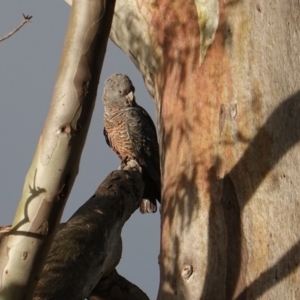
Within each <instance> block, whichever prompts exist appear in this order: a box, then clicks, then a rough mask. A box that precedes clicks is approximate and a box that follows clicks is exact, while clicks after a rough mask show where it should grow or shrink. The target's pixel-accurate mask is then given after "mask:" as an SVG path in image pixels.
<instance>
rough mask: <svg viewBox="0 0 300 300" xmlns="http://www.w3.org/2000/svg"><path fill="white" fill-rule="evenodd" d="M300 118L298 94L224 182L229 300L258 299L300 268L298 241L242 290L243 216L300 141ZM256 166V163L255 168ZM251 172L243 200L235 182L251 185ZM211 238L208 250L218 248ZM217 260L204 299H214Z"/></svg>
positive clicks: (267, 125) (276, 113)
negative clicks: (272, 174)
mask: <svg viewBox="0 0 300 300" xmlns="http://www.w3.org/2000/svg"><path fill="white" fill-rule="evenodd" d="M299 115H300V92H297V93H296V94H294V95H293V96H291V97H289V98H288V99H286V100H285V101H284V102H282V103H281V104H280V105H279V106H278V108H277V109H276V110H275V111H274V112H273V113H272V114H271V116H270V117H269V119H268V120H267V122H266V123H265V124H264V126H263V127H262V128H261V129H260V130H259V132H258V134H257V135H256V137H255V138H254V139H253V141H252V142H251V143H250V145H249V147H248V148H247V150H246V151H245V153H244V155H243V156H242V158H241V159H240V160H239V162H238V163H237V164H236V165H235V167H234V168H233V169H232V170H231V171H230V172H229V174H228V175H226V176H225V178H224V179H223V199H222V203H223V209H224V215H225V220H226V226H227V274H226V281H225V284H226V299H233V298H235V299H238V300H242V299H258V298H259V297H260V296H262V295H263V294H264V293H265V292H266V291H267V290H269V289H270V288H272V287H273V286H274V285H276V284H278V283H279V282H280V281H281V280H283V279H285V278H286V277H287V276H288V275H290V274H291V273H292V272H294V271H295V270H296V269H297V268H298V266H299V264H300V241H298V242H297V243H296V244H294V246H293V247H291V248H290V250H288V251H287V252H286V253H285V254H283V256H282V257H281V258H280V259H279V260H278V261H277V263H276V264H274V265H273V266H271V267H270V268H269V269H267V270H265V271H264V272H262V273H261V274H260V276H259V277H257V278H256V279H255V280H254V281H253V282H252V283H251V284H250V285H249V286H247V287H246V288H242V289H241V287H242V286H243V287H244V286H245V285H243V284H245V276H246V271H247V270H246V269H245V268H243V266H244V265H246V264H245V263H243V261H242V260H247V245H246V241H245V239H244V236H243V230H242V224H241V215H242V213H243V209H244V207H245V205H246V204H247V202H248V201H250V199H251V197H252V195H253V194H254V193H255V192H256V190H257V189H258V187H259V186H260V184H261V182H262V181H263V180H264V178H265V177H266V176H267V175H268V173H269V172H270V171H271V170H272V168H273V167H274V166H275V165H276V164H277V163H278V162H279V160H280V159H281V158H282V157H283V156H284V155H285V154H286V153H287V152H288V151H289V150H290V149H291V148H292V147H293V146H295V145H296V144H297V143H298V142H299V141H300V122H299ZM279 122H281V124H279ZM261 156H263V159H261ZM258 159H260V161H262V162H263V165H261V164H257V162H256V160H258ZM252 162H254V163H253V164H252ZM216 166H217V164H216ZM247 172H255V174H256V176H255V177H252V178H254V179H255V180H253V181H251V183H250V187H249V182H248V185H247V184H246V183H245V184H244V185H241V183H240V185H239V190H242V191H243V193H244V195H245V196H244V197H242V198H239V197H238V195H237V192H236V189H235V186H234V182H235V181H236V180H237V179H238V177H240V178H242V180H245V181H247ZM282 176H285V175H284V174H283V175H282ZM240 194H241V193H240ZM212 209H213V206H212V208H211V211H210V215H213V213H212ZM268 221H270V220H266V222H268ZM210 222H211V220H210ZM211 234H212V233H211V232H210V236H209V246H208V249H211V248H213V247H214V245H215V241H214V238H212V235H211ZM278 246H280V245H278ZM275 247H276V245H275ZM210 257H211V256H210ZM214 260H215V257H211V259H210V258H209V261H208V268H207V273H206V277H205V285H204V288H203V293H202V296H201V299H212V297H211V295H212V294H214V293H213V292H212V294H210V291H213V289H214V286H213V285H212V284H211V283H212V282H213V280H214V278H215V276H216V272H218V270H217V269H216V268H212V267H211V266H212V265H214V264H215V262H214ZM239 286H240V287H239ZM237 291H238V293H237ZM234 295H236V296H234Z"/></svg>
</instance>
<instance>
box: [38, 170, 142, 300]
mask: <svg viewBox="0 0 300 300" xmlns="http://www.w3.org/2000/svg"><path fill="white" fill-rule="evenodd" d="M128 169H129V170H117V171H113V172H112V173H111V174H109V175H108V176H107V178H106V179H105V180H104V181H103V182H102V183H101V185H100V186H99V187H98V189H97V190H96V192H95V194H94V196H92V197H91V198H90V199H89V200H88V201H87V202H86V203H85V204H83V205H82V206H81V207H80V208H79V209H78V210H77V212H75V214H74V215H73V216H72V217H71V218H70V219H69V221H68V222H67V223H66V224H63V225H61V228H60V229H59V230H58V232H57V234H56V236H55V238H54V241H53V244H52V248H51V251H50V253H49V255H48V257H47V261H46V263H45V266H44V269H43V272H42V274H41V277H40V279H39V282H38V286H37V289H36V292H35V297H34V299H35V300H50V299H60V300H67V299H73V300H77V299H78V300H82V299H85V298H86V297H87V296H88V295H90V293H91V291H92V290H93V289H94V287H95V286H96V285H97V284H98V287H97V289H96V292H97V291H101V292H103V293H105V292H107V290H106V287H107V286H108V283H109V284H110V285H116V284H118V285H119V286H120V287H121V291H122V286H124V285H125V286H127V287H130V289H131V290H132V291H133V292H134V294H138V295H142V294H143V293H142V292H141V291H140V290H138V291H137V287H135V286H134V285H132V284H131V283H129V282H127V281H126V280H125V279H124V278H122V277H121V276H119V275H118V274H117V273H116V271H115V267H116V266H117V264H118V263H119V261H120V258H121V253H122V241H121V230H122V227H123V225H124V224H125V222H126V221H127V220H128V218H129V217H130V216H131V214H132V213H133V212H134V211H135V210H136V209H137V208H138V207H139V205H140V202H141V197H142V194H143V188H144V183H143V181H142V178H141V175H140V173H139V172H138V171H136V170H134V169H133V170H130V168H128ZM110 274H111V275H110ZM102 277H106V278H110V279H109V280H107V279H105V280H103V281H100V280H101V278H102ZM99 281H100V283H99ZM104 283H106V284H104ZM102 284H104V287H102ZM134 287H135V288H134ZM123 299H130V298H127V297H125V298H123ZM132 299H138V298H132ZM139 299H147V298H145V297H144V298H139Z"/></svg>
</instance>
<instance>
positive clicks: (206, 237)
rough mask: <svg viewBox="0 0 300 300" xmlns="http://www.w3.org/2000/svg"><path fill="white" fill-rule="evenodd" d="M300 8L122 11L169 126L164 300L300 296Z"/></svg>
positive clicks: (119, 20)
mask: <svg viewBox="0 0 300 300" xmlns="http://www.w3.org/2000/svg"><path fill="white" fill-rule="evenodd" d="M299 10H300V4H299V1H296V0H291V1H272V0H266V1H257V0H255V1H233V0H232V1H230V0H229V1H225V0H220V1H217V0H208V1H202V0H195V1H185V0H177V1H171V0H161V1H146V0H135V1H127V0H118V1H117V2H116V8H115V14H114V19H113V25H112V31H111V35H110V37H111V39H112V40H113V41H114V42H115V43H116V44H117V45H118V46H119V47H120V48H121V49H122V50H123V51H124V52H125V53H126V54H127V55H128V56H129V57H130V58H131V59H132V60H133V62H134V63H135V65H136V66H137V67H138V68H139V70H140V71H141V73H142V74H143V76H144V79H145V83H146V86H147V88H148V90H149V92H150V94H151V95H152V96H153V97H154V98H155V103H156V107H157V114H158V123H159V127H160V146H161V168H162V174H163V176H162V181H163V190H162V196H163V197H162V198H163V200H162V229H161V253H160V280H161V281H160V288H159V293H158V299H164V300H165V299H257V298H258V297H261V298H260V299H299V298H300V289H299V285H300V273H299V263H300V228H299V227H300V209H299V207H300V205H299V204H300V198H299V186H300V173H299V167H300V166H299V161H300V149H299V146H298V141H299V140H300V122H299V114H300V55H299V45H300V22H299V21H300V20H299Z"/></svg>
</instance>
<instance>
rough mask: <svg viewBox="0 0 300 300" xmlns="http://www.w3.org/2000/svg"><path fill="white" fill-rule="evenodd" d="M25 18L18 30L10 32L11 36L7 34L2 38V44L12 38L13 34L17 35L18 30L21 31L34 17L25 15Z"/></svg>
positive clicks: (0, 40)
mask: <svg viewBox="0 0 300 300" xmlns="http://www.w3.org/2000/svg"><path fill="white" fill-rule="evenodd" d="M23 17H24V20H23V21H22V23H21V24H20V25H19V26H18V27H17V28H16V29H14V30H13V31H12V32H10V33H9V34H7V35H6V36H4V37H2V38H0V42H2V41H4V40H6V39H8V38H9V37H11V36H12V35H13V34H15V33H16V32H17V31H18V30H20V29H21V28H22V27H23V26H24V25H25V24H26V23H28V22H30V20H31V18H32V16H29V15H24V14H23Z"/></svg>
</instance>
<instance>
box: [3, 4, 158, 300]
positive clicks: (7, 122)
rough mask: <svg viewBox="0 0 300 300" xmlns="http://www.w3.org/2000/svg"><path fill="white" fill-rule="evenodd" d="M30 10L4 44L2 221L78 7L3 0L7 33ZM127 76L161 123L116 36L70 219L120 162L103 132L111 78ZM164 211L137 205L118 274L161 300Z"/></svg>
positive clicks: (12, 203) (18, 188)
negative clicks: (73, 9)
mask: <svg viewBox="0 0 300 300" xmlns="http://www.w3.org/2000/svg"><path fill="white" fill-rule="evenodd" d="M22 13H24V14H28V15H32V16H33V18H32V21H31V23H28V24H26V25H25V26H24V27H23V28H22V29H21V30H20V31H19V32H17V33H16V34H15V35H14V36H12V37H10V38H9V39H8V40H5V41H3V42H1V43H0V91H1V92H0V105H1V107H0V137H1V147H0V151H1V152H0V153H1V155H0V195H1V198H0V199H1V200H0V201H1V209H0V225H8V224H11V223H12V221H13V218H14V213H15V210H16V208H17V206H18V203H19V200H20V197H21V193H22V188H23V183H24V179H25V175H26V173H27V171H28V169H29V167H30V165H31V162H32V158H33V155H34V153H35V150H36V146H37V142H38V138H39V136H40V134H41V131H42V128H43V125H44V122H45V118H46V115H47V112H48V108H49V105H50V101H51V98H52V93H53V87H54V82H55V78H56V74H57V70H58V64H59V61H60V55H61V51H62V46H63V40H64V36H65V32H66V26H67V22H68V18H69V13H70V8H69V6H68V5H67V4H66V3H65V2H63V0H61V1H58V0H52V1H40V0H22V1H20V0H5V1H1V4H0V37H2V36H4V35H6V34H7V33H8V32H10V31H11V30H13V29H14V28H15V27H16V26H17V25H18V24H19V23H20V22H21V21H22V20H23V16H22ZM113 73H125V74H127V75H128V76H129V77H130V78H131V79H132V81H133V84H134V86H135V90H136V93H135V94H136V99H137V102H138V103H139V104H140V105H141V106H143V107H144V108H145V109H146V110H147V111H148V112H149V114H150V115H151V116H152V118H153V120H154V122H155V123H156V116H155V107H154V102H153V100H152V98H151V97H150V96H149V94H148V92H147V90H146V88H145V84H144V82H143V79H142V76H141V74H140V73H139V71H138V70H137V69H136V67H135V66H134V65H133V63H132V62H131V61H130V59H129V58H128V57H127V56H126V55H125V54H124V53H123V52H122V51H121V50H120V49H119V48H117V47H116V46H115V45H114V44H113V43H112V42H110V41H109V43H108V48H107V52H106V56H105V60H104V65H103V69H102V73H101V78H100V84H99V89H98V96H97V100H96V106H95V110H94V114H93V118H92V122H91V126H90V130H89V133H88V137H87V141H86V144H85V147H84V150H83V154H82V157H81V162H80V170H79V174H78V176H77V178H76V181H75V184H74V187H73V189H72V192H71V195H70V197H69V200H68V203H67V205H66V208H65V211H64V214H63V218H62V221H66V220H67V219H68V218H69V217H70V216H71V215H72V214H73V213H74V212H75V211H76V210H77V209H78V207H79V206H81V205H82V204H83V203H84V202H85V201H86V200H88V199H89V198H90V197H91V196H92V195H93V194H94V191H95V190H96V188H97V187H98V185H99V184H100V183H101V182H102V181H103V179H104V178H105V177H106V176H107V175H108V174H109V172H111V171H112V170H115V169H117V168H118V166H119V159H118V157H117V156H116V155H115V154H114V153H113V151H112V150H111V149H110V148H109V147H108V146H107V145H106V143H105V139H104V137H103V134H102V131H103V108H102V102H101V97H102V93H103V84H104V81H105V80H106V79H107V78H108V77H109V76H110V75H111V74H113ZM159 229H160V215H159V212H156V213H155V214H148V215H141V214H140V212H139V211H138V210H137V211H136V212H135V213H134V214H133V215H132V217H131V218H130V219H129V221H127V223H126V224H125V227H124V228H123V232H122V239H123V253H122V259H121V262H120V264H119V265H118V267H117V270H118V272H119V273H120V274H121V275H122V276H124V277H125V278H127V279H128V280H130V281H131V282H133V283H134V284H136V285H137V286H139V287H140V288H141V289H142V290H143V291H144V292H145V293H146V294H147V295H148V297H149V298H150V299H155V298H156V295H157V290H158V283H159V267H158V255H159V239H160V237H159V236H160V233H159Z"/></svg>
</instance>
